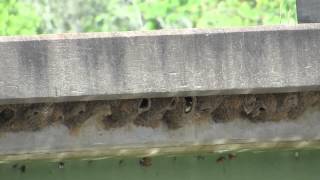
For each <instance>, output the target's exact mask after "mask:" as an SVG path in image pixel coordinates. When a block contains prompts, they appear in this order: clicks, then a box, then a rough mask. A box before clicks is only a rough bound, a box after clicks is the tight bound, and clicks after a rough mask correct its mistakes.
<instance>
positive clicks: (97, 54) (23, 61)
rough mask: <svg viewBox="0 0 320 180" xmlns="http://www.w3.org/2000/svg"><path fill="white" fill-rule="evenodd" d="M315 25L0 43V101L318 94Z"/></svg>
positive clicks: (319, 35) (319, 37)
mask: <svg viewBox="0 0 320 180" xmlns="http://www.w3.org/2000/svg"><path fill="white" fill-rule="evenodd" d="M319 48H320V25H319V24H313V25H297V26H274V27H253V28H243V29H213V30H196V29H191V30H168V31H151V32H125V33H90V34H63V35H44V36H30V37H23V36H21V37H1V38H0V64H1V66H0V103H2V104H5V103H25V102H48V101H73V100H77V101H79V100H96V99H122V98H139V97H168V96H195V95H197V96H202V95H213V94H229V93H237V94H242V93H244V94H246V93H265V92H268V93H269V92H287V91H304V90H318V89H319V87H320V86H319V85H320V58H319V57H320V51H319Z"/></svg>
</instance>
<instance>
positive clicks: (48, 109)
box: [0, 92, 320, 132]
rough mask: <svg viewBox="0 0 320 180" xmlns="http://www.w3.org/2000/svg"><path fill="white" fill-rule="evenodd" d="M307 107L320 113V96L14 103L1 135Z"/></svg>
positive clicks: (262, 117) (1, 122)
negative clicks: (87, 124)
mask: <svg viewBox="0 0 320 180" xmlns="http://www.w3.org/2000/svg"><path fill="white" fill-rule="evenodd" d="M308 108H320V92H304V93H284V94H260V95H219V96H199V97H173V98H151V99H132V100H114V101H90V102H65V103H38V104H15V105H2V106H0V131H1V132H9V131H10V132H16V131H38V130H40V129H42V128H44V127H47V126H50V125H53V124H56V123H60V124H64V125H65V126H66V127H68V128H69V129H70V130H75V129H79V128H80V127H81V125H82V124H83V123H84V122H85V121H87V120H88V119H94V120H95V121H98V122H99V123H101V124H102V126H103V127H104V128H105V129H111V128H118V127H122V126H124V125H126V124H128V123H133V124H135V125H136V126H144V127H151V128H157V127H159V125H160V124H163V125H165V126H167V127H168V129H178V128H180V127H182V126H184V125H185V124H187V123H189V122H192V123H195V122H201V121H211V122H216V123H223V122H229V121H233V120H237V119H245V120H249V121H252V122H264V121H279V120H294V119H297V118H298V117H299V116H301V115H302V114H303V113H304V112H305V111H306V110H307V109H308ZM319 110H320V109H319Z"/></svg>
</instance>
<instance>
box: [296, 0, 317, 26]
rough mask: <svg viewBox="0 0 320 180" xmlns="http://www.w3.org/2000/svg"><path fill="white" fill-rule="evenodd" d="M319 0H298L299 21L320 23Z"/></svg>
mask: <svg viewBox="0 0 320 180" xmlns="http://www.w3.org/2000/svg"><path fill="white" fill-rule="evenodd" d="M319 9H320V1H319V0H297V15H298V22H299V23H320V12H319Z"/></svg>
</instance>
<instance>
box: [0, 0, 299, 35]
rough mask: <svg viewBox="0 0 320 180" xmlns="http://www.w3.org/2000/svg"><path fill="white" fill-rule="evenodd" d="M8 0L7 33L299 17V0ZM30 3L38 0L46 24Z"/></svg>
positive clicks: (235, 23) (237, 23)
mask: <svg viewBox="0 0 320 180" xmlns="http://www.w3.org/2000/svg"><path fill="white" fill-rule="evenodd" d="M0 1H1V0H0ZM2 1H3V0H2ZM4 1H5V2H6V3H0V5H2V9H4V10H2V9H1V6H0V13H1V16H0V17H1V18H3V17H4V19H6V20H5V21H2V19H1V25H0V26H1V27H2V28H0V29H1V30H2V34H5V33H6V34H21V33H23V34H26V33H34V32H36V30H37V29H38V33H60V32H99V31H127V30H139V29H161V28H195V27H196V28H209V27H210V28H211V27H228V26H250V25H262V24H292V23H296V8H295V0H66V1H62V0H20V2H21V1H23V2H24V3H20V2H19V3H18V2H17V1H15V0H4ZM25 3H29V4H30V3H32V4H34V7H35V8H36V12H37V13H38V14H39V15H41V20H42V21H41V24H39V23H38V18H37V17H36V16H35V14H34V13H33V11H31V10H28V9H29V8H26V5H25ZM8 4H11V5H8ZM4 6H10V8H11V9H15V11H16V12H19V13H18V14H17V15H16V14H15V15H14V17H12V15H10V18H8V17H7V15H6V14H9V13H10V12H11V10H8V9H7V7H5V8H4ZM4 12H7V13H4ZM3 14H4V15H3ZM11 14H14V13H11ZM26 17H28V18H26ZM8 19H9V20H8ZM13 22H14V23H13ZM22 24H23V25H22ZM3 27H4V28H3ZM26 30H27V32H25V31H26ZM8 32H9V33H8Z"/></svg>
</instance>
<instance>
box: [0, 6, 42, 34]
mask: <svg viewBox="0 0 320 180" xmlns="http://www.w3.org/2000/svg"><path fill="white" fill-rule="evenodd" d="M40 21H41V19H40V18H39V17H38V15H37V14H36V13H35V12H34V10H33V9H32V6H31V5H30V4H27V3H22V2H17V1H16V0H0V35H14V34H36V33H37V29H38V27H39V24H40Z"/></svg>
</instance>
